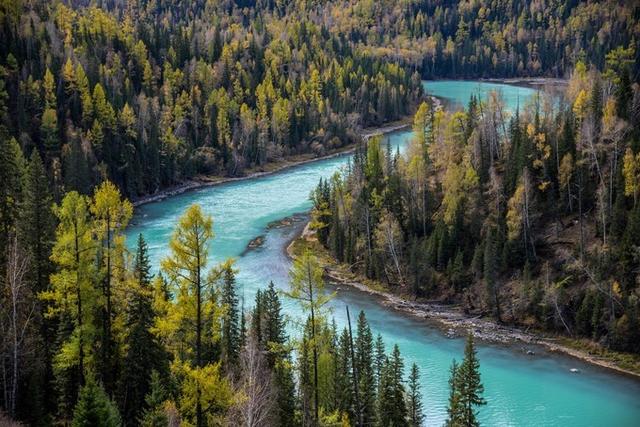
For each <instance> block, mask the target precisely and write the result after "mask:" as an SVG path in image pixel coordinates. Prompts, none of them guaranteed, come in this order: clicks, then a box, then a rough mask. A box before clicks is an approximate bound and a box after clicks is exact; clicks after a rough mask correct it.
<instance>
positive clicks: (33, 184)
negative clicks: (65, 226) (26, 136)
mask: <svg viewBox="0 0 640 427" xmlns="http://www.w3.org/2000/svg"><path fill="white" fill-rule="evenodd" d="M52 207H53V201H52V199H51V191H50V190H49V182H48V179H47V175H46V171H45V169H44V165H43V164H42V160H41V159H40V155H39V154H38V152H37V150H33V151H32V152H31V158H30V160H29V166H28V167H27V173H26V179H25V187H24V201H23V204H22V209H21V212H22V214H21V217H22V220H21V221H20V222H21V232H20V235H21V239H22V240H23V241H24V242H25V245H26V247H27V248H28V250H29V254H30V258H31V265H32V271H31V280H32V282H33V288H34V290H35V291H36V292H41V291H43V290H45V289H46V287H47V286H48V284H49V275H50V273H51V269H52V266H51V260H50V259H49V255H50V254H51V248H52V246H53V239H54V230H55V219H54V216H53V211H52V209H51V208H52Z"/></svg>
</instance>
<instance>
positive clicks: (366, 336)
mask: <svg viewBox="0 0 640 427" xmlns="http://www.w3.org/2000/svg"><path fill="white" fill-rule="evenodd" d="M357 334H358V335H357V338H356V342H355V346H354V347H355V359H356V362H355V365H356V366H355V367H356V369H357V370H358V382H359V384H358V397H359V399H360V408H356V410H357V411H358V413H359V414H360V416H361V419H362V423H363V424H364V425H371V424H372V423H373V422H374V421H375V409H376V379H375V371H374V367H373V337H372V335H371V329H370V328H369V322H367V318H366V316H365V314H364V311H361V312H360V314H359V315H358V323H357Z"/></svg>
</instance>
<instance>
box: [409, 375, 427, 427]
mask: <svg viewBox="0 0 640 427" xmlns="http://www.w3.org/2000/svg"><path fill="white" fill-rule="evenodd" d="M407 387H408V391H407V412H408V420H409V427H420V426H421V425H422V423H423V421H424V411H423V403H422V392H421V391H420V369H419V368H418V365H416V364H415V363H414V364H412V365H411V372H410V373H409V381H408V382H407Z"/></svg>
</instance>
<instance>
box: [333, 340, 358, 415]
mask: <svg viewBox="0 0 640 427" xmlns="http://www.w3.org/2000/svg"><path fill="white" fill-rule="evenodd" d="M334 384H335V399H336V407H337V408H338V409H339V410H340V411H341V412H346V413H348V414H349V417H350V418H351V419H354V420H356V419H357V418H356V417H355V414H354V411H353V410H354V403H355V402H354V396H353V390H354V389H353V370H352V367H351V340H350V337H349V331H348V330H347V328H344V329H343V330H342V333H341V334H340V338H339V340H338V350H337V355H336V378H335V381H334Z"/></svg>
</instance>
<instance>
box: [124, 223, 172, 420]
mask: <svg viewBox="0 0 640 427" xmlns="http://www.w3.org/2000/svg"><path fill="white" fill-rule="evenodd" d="M150 271H151V263H150V262H149V254H148V247H147V243H146V242H145V240H144V238H143V237H142V234H140V235H138V245H137V249H136V257H135V263H134V266H133V280H132V288H133V289H132V296H131V300H130V301H129V304H128V308H127V312H126V316H125V317H126V320H125V322H126V323H125V326H126V327H125V330H126V331H127V334H126V336H125V339H124V347H125V348H126V349H127V350H126V353H125V355H124V358H123V363H122V366H123V369H122V376H121V377H120V381H119V387H118V389H119V400H120V408H121V410H122V415H123V416H124V421H125V423H126V424H128V425H129V424H132V423H134V422H135V420H136V419H137V418H138V416H139V414H140V411H142V410H143V409H144V408H145V396H146V395H147V394H148V393H149V391H150V389H151V380H152V378H151V374H152V373H153V372H160V373H162V374H163V375H166V373H167V372H168V363H167V355H166V353H165V350H164V348H163V347H162V345H161V344H160V342H158V339H157V338H156V336H155V335H154V334H153V333H152V332H151V328H152V327H153V325H154V318H155V316H156V313H155V310H154V309H153V289H152V285H151V280H152V277H153V276H152V274H151V272H150Z"/></svg>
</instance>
